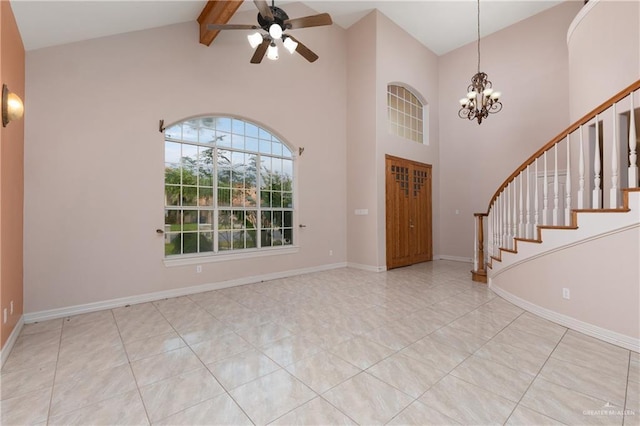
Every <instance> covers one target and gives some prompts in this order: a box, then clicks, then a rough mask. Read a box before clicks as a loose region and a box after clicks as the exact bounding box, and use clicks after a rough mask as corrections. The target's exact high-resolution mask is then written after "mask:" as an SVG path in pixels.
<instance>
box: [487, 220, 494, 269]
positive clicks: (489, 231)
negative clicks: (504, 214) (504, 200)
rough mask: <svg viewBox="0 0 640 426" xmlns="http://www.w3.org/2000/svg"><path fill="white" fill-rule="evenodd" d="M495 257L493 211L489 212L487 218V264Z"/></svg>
mask: <svg viewBox="0 0 640 426" xmlns="http://www.w3.org/2000/svg"><path fill="white" fill-rule="evenodd" d="M491 255H493V209H491V210H489V215H488V216H487V263H488V262H489V259H490V258H491Z"/></svg>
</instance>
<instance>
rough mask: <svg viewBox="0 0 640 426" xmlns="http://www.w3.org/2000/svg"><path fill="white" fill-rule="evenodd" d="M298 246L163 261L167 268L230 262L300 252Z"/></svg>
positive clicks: (201, 255) (181, 257)
mask: <svg viewBox="0 0 640 426" xmlns="http://www.w3.org/2000/svg"><path fill="white" fill-rule="evenodd" d="M299 249H300V248H299V247H298V246H288V247H286V248H272V249H260V250H252V251H243V252H242V253H224V254H220V253H218V254H200V255H193V256H190V255H187V256H180V257H176V258H172V259H166V258H165V259H163V260H162V262H163V263H164V266H166V267H167V268H171V267H174V266H186V265H198V264H202V263H216V262H228V261H230V260H244V259H252V258H255V257H266V256H278V255H283V254H293V253H298V251H299Z"/></svg>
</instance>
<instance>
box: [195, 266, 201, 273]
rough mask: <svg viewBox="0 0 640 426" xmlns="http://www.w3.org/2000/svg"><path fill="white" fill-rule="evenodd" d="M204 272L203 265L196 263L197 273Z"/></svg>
mask: <svg viewBox="0 0 640 426" xmlns="http://www.w3.org/2000/svg"><path fill="white" fill-rule="evenodd" d="M200 272H202V265H196V273H198V274H199V273H200Z"/></svg>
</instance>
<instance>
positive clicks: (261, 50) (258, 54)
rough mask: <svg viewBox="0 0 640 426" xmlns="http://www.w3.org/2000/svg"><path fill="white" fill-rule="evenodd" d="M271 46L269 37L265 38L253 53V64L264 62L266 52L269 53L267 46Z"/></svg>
mask: <svg viewBox="0 0 640 426" xmlns="http://www.w3.org/2000/svg"><path fill="white" fill-rule="evenodd" d="M268 47H269V39H267V38H265V39H264V40H262V43H260V46H258V47H257V48H256V51H255V52H254V53H253V56H252V57H251V63H252V64H259V63H260V62H262V58H264V54H265V53H267V48H268Z"/></svg>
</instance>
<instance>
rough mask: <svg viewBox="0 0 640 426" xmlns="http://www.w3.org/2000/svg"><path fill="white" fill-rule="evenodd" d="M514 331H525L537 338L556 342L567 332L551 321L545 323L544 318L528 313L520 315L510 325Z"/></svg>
mask: <svg viewBox="0 0 640 426" xmlns="http://www.w3.org/2000/svg"><path fill="white" fill-rule="evenodd" d="M511 327H513V328H514V329H516V330H521V331H526V332H527V333H531V334H535V335H536V336H539V337H544V338H547V339H553V340H555V341H556V342H558V341H559V340H560V339H561V338H562V336H564V334H565V333H566V332H567V329H566V328H565V327H563V326H561V325H558V324H555V323H553V322H551V321H547V320H546V319H544V318H540V317H538V316H536V315H533V314H531V313H529V312H525V313H524V314H522V315H520V316H519V317H518V318H517V319H516V320H515V321H514V322H513V324H511Z"/></svg>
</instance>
